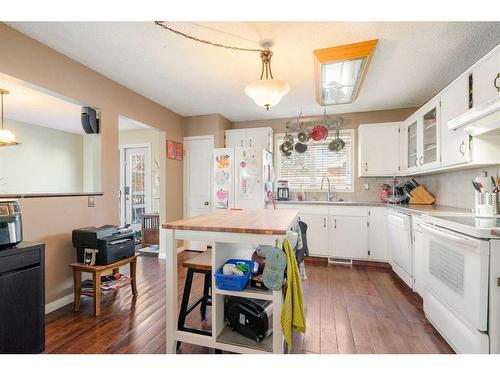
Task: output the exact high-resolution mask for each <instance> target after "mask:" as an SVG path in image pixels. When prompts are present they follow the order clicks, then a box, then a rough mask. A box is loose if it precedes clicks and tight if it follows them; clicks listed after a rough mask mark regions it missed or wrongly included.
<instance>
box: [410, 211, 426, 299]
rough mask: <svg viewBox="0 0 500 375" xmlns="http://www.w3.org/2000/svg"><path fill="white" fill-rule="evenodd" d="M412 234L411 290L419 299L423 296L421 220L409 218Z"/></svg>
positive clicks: (413, 217)
mask: <svg viewBox="0 0 500 375" xmlns="http://www.w3.org/2000/svg"><path fill="white" fill-rule="evenodd" d="M411 221H412V223H411V225H412V234H413V290H414V291H415V292H417V293H418V294H419V295H420V297H423V296H424V288H425V283H424V242H423V240H424V238H423V237H424V235H423V233H422V228H421V227H420V223H421V220H420V219H419V218H417V217H415V216H412V218H411Z"/></svg>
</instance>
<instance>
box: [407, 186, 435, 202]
mask: <svg viewBox="0 0 500 375" xmlns="http://www.w3.org/2000/svg"><path fill="white" fill-rule="evenodd" d="M410 195H411V199H410V204H429V205H430V204H433V203H434V202H435V201H436V198H434V197H433V196H432V194H431V193H429V192H428V191H427V190H425V188H424V187H423V186H422V185H420V186H417V187H416V188H415V189H413V190H412V191H410Z"/></svg>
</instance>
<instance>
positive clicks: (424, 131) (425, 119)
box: [417, 98, 441, 170]
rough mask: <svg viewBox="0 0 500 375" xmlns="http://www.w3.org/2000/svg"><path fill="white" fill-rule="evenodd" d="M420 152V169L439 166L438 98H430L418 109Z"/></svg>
mask: <svg viewBox="0 0 500 375" xmlns="http://www.w3.org/2000/svg"><path fill="white" fill-rule="evenodd" d="M419 114H420V115H419V116H418V117H417V118H418V119H419V121H420V137H421V144H420V147H421V152H420V156H419V159H418V163H419V165H420V168H421V169H422V170H428V169H435V168H437V167H439V166H440V163H441V160H440V157H441V151H440V142H439V141H440V137H441V134H440V126H441V104H440V100H439V98H436V99H433V100H431V101H430V102H429V103H427V104H426V105H425V106H423V107H422V108H421V110H420V111H419Z"/></svg>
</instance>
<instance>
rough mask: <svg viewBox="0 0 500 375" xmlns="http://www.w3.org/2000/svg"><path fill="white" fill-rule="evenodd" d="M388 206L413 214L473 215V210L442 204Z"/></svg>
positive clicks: (388, 206)
mask: <svg viewBox="0 0 500 375" xmlns="http://www.w3.org/2000/svg"><path fill="white" fill-rule="evenodd" d="M386 206H387V208H392V209H393V210H396V211H401V212H403V213H407V214H411V215H418V216H420V215H430V216H433V215H439V216H443V215H451V216H453V215H472V211H471V210H469V209H466V208H457V207H449V206H441V205H439V204H433V205H420V204H387V205H386Z"/></svg>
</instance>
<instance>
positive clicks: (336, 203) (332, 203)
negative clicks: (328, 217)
mask: <svg viewBox="0 0 500 375" xmlns="http://www.w3.org/2000/svg"><path fill="white" fill-rule="evenodd" d="M268 204H269V203H268ZM276 204H291V205H292V204H299V205H327V206H371V207H374V206H380V207H384V206H385V205H386V203H382V202H377V201H369V202H356V201H343V202H339V201H313V200H310V201H296V200H290V201H276Z"/></svg>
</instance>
